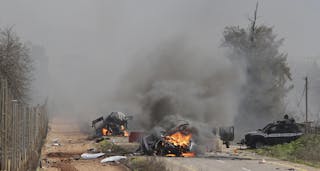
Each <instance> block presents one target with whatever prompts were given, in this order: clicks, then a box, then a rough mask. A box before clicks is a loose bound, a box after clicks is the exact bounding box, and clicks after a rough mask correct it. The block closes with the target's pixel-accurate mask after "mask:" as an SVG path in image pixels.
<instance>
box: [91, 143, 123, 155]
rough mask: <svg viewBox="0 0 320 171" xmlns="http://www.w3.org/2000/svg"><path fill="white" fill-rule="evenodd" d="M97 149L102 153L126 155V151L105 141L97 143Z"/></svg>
mask: <svg viewBox="0 0 320 171" xmlns="http://www.w3.org/2000/svg"><path fill="white" fill-rule="evenodd" d="M97 149H98V150H99V151H101V152H103V153H116V154H121V155H123V154H127V153H128V150H126V149H124V148H122V147H121V146H119V145H116V144H114V143H112V142H109V141H107V140H103V141H101V142H99V144H98V145H97Z"/></svg>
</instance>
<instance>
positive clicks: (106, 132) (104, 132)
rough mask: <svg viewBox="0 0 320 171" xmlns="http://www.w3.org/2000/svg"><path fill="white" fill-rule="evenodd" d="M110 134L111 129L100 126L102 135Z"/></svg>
mask: <svg viewBox="0 0 320 171" xmlns="http://www.w3.org/2000/svg"><path fill="white" fill-rule="evenodd" d="M110 134H111V131H108V129H107V128H102V135H103V136H107V135H110Z"/></svg>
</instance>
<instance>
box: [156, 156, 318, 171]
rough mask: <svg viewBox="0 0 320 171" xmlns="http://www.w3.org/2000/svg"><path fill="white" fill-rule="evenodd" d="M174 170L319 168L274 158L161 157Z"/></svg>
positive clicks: (285, 170) (309, 170)
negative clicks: (263, 160)
mask: <svg viewBox="0 0 320 171" xmlns="http://www.w3.org/2000/svg"><path fill="white" fill-rule="evenodd" d="M161 159H162V160H163V161H165V162H166V163H167V164H168V166H169V168H170V170H174V171H185V170H186V171H272V170H275V171H288V170H289V171H290V170H291V171H315V170H319V169H315V168H311V167H307V166H304V165H299V164H294V163H290V162H284V161H280V160H276V159H265V162H262V159H260V158H256V159H250V158H241V157H240V158H235V157H221V156H211V157H201V158H161Z"/></svg>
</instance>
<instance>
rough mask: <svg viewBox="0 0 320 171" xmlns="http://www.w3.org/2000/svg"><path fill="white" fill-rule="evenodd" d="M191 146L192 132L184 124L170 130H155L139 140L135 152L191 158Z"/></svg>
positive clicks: (158, 128)
mask: <svg viewBox="0 0 320 171" xmlns="http://www.w3.org/2000/svg"><path fill="white" fill-rule="evenodd" d="M192 146H193V143H192V131H191V129H190V126H189V124H188V123H184V124H180V125H178V126H177V127H175V128H173V129H170V130H164V129H162V128H160V127H157V128H155V129H154V130H153V132H152V133H151V134H149V135H147V136H144V137H142V138H141V143H140V147H139V149H138V150H137V151H138V152H141V153H143V154H146V155H159V156H170V157H175V156H176V157H193V156H195V153H194V152H192Z"/></svg>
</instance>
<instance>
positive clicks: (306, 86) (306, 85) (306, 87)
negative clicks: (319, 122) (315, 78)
mask: <svg viewBox="0 0 320 171" xmlns="http://www.w3.org/2000/svg"><path fill="white" fill-rule="evenodd" d="M305 80H306V84H305V89H306V124H307V123H308V77H306V78H305Z"/></svg>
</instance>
